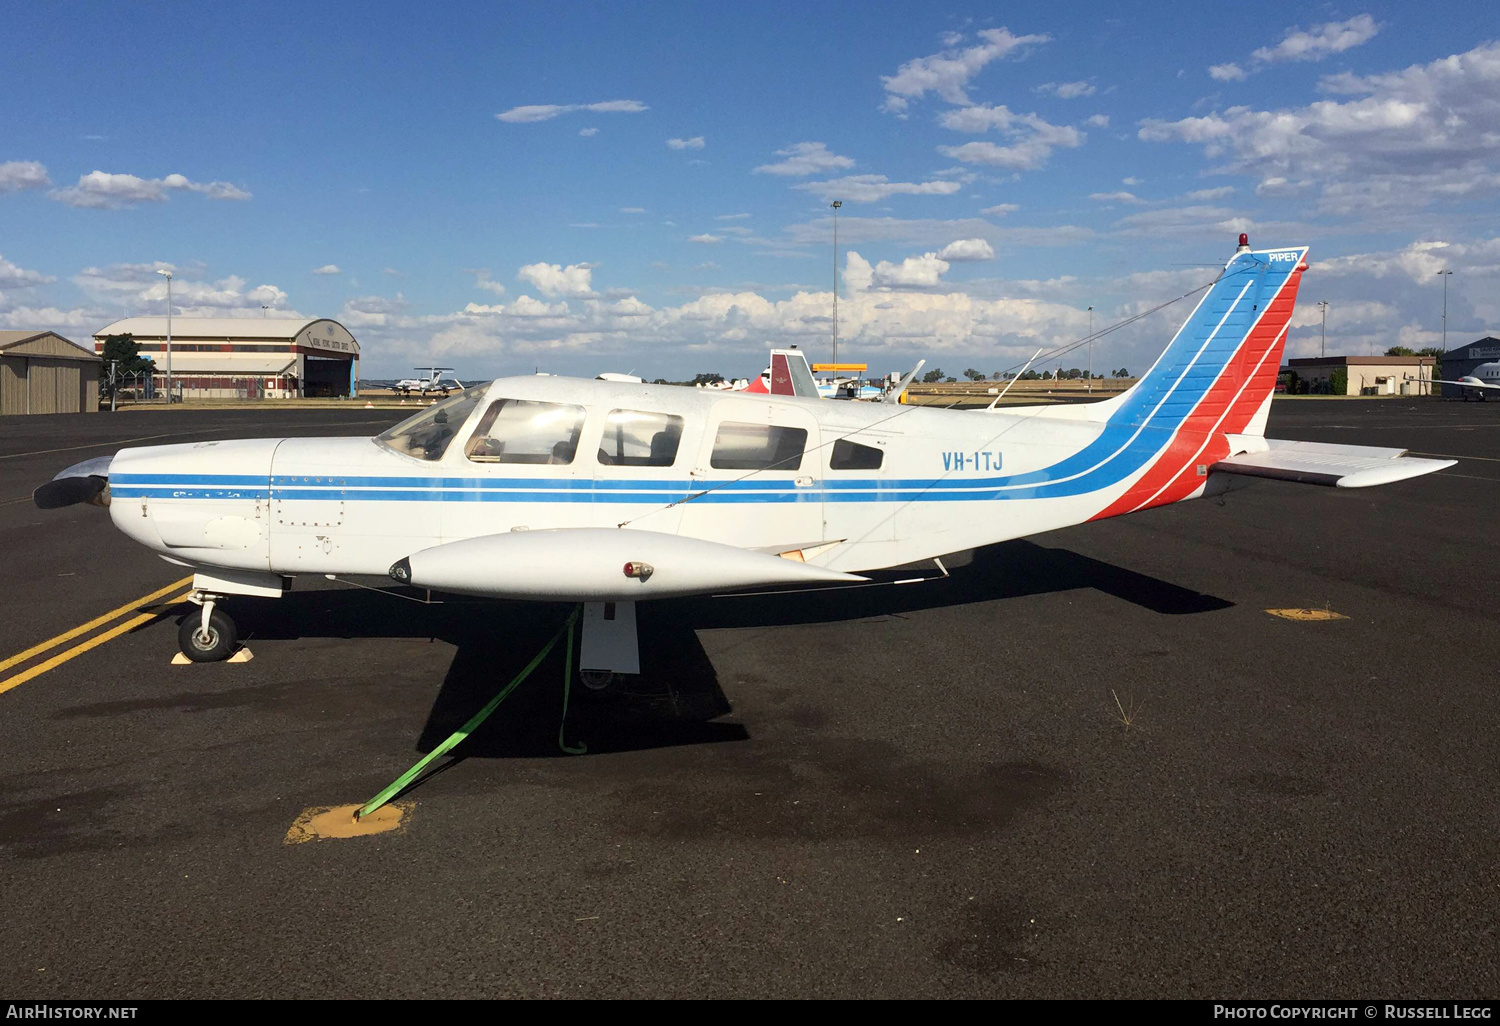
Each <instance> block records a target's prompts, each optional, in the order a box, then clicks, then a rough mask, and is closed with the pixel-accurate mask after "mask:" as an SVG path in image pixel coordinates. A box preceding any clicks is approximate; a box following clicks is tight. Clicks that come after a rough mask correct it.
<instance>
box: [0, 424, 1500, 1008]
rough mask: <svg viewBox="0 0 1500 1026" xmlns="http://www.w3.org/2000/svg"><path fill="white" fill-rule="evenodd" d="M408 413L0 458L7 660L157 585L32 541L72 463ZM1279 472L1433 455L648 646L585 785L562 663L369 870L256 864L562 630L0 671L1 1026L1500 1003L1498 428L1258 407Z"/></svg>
mask: <svg viewBox="0 0 1500 1026" xmlns="http://www.w3.org/2000/svg"><path fill="white" fill-rule="evenodd" d="M400 413H401V411H386V410H361V409H351V410H349V411H337V410H317V411H307V412H298V413H292V412H284V413H265V412H258V413H252V412H244V413H240V412H234V411H224V412H204V413H191V412H181V411H173V412H166V411H162V412H158V413H126V414H119V415H115V416H109V415H103V414H101V415H94V416H73V417H32V418H5V419H3V420H0V532H3V533H0V537H3V538H4V558H3V560H0V588H3V594H4V596H5V598H4V601H3V605H0V611H3V615H0V660H4V659H5V658H6V657H8V656H10V655H12V654H13V653H20V652H22V651H23V650H25V649H28V648H30V647H31V646H33V645H36V644H37V643H39V642H43V641H46V640H47V639H50V638H53V637H55V636H56V635H59V634H61V633H63V632H65V631H68V630H69V629H71V628H74V627H76V626H79V625H82V624H84V623H85V622H87V621H90V620H92V619H94V618H96V617H100V616H101V614H106V613H109V612H110V611H112V610H116V609H117V608H118V607H120V606H122V605H125V604H129V603H131V602H132V601H133V600H136V599H139V598H141V597H142V596H144V595H147V594H148V593H150V592H154V591H158V590H160V589H163V588H166V587H167V586H168V585H171V584H173V582H175V581H177V580H179V579H180V578H182V577H183V576H184V571H182V570H181V569H180V568H176V567H172V566H170V565H168V564H166V563H164V562H162V561H161V560H160V559H158V558H157V557H156V556H154V555H152V554H151V553H149V552H146V551H145V550H144V549H141V548H139V547H137V546H135V545H134V544H133V543H131V542H129V541H128V540H127V539H125V538H124V537H123V536H122V535H120V534H119V533H118V532H116V531H115V530H114V528H113V526H112V525H111V524H110V522H109V519H108V516H107V515H104V514H103V511H101V510H98V509H95V508H92V507H72V508H69V509H65V510H60V511H51V512H43V511H39V510H37V509H35V508H34V507H33V506H32V505H31V503H30V501H29V494H30V490H31V488H32V487H34V486H35V485H36V484H39V483H41V482H42V481H44V480H46V479H47V478H48V477H50V476H51V475H52V474H53V473H55V472H56V471H57V470H59V469H61V468H62V467H65V466H67V465H69V464H71V463H74V462H78V461H80V460H83V459H87V458H89V457H92V456H96V455H103V454H107V453H109V452H111V451H113V449H114V448H115V447H117V446H118V445H119V444H120V442H121V441H122V440H124V439H127V438H130V439H136V440H137V442H136V443H133V444H152V443H154V442H167V441H187V440H196V439H207V438H227V437H250V436H257V435H313V434H368V433H372V432H374V431H377V430H379V429H380V428H381V427H383V426H384V425H386V424H389V423H391V422H392V421H394V420H395V419H396V418H397V417H399V416H400ZM1270 433H1271V434H1273V435H1276V436H1277V437H1285V438H1295V439H1307V440H1321V441H1333V442H1348V443H1359V444H1371V445H1386V446H1403V447H1409V448H1410V449H1412V450H1413V451H1415V452H1420V453H1432V454H1440V455H1454V456H1458V457H1460V462H1459V465H1458V466H1456V467H1454V468H1452V469H1450V470H1448V471H1444V472H1443V473H1441V474H1439V475H1437V476H1435V477H1427V478H1422V479H1419V480H1416V481H1408V482H1403V483H1400V484H1396V485H1392V486H1388V487H1384V488H1376V489H1368V490H1360V491H1343V490H1337V489H1324V488H1315V487H1303V486H1297V485H1291V484H1281V483H1277V482H1257V483H1255V484H1254V485H1253V486H1252V487H1249V488H1246V489H1244V490H1242V491H1236V492H1233V493H1231V494H1229V495H1228V496H1226V497H1225V500H1224V501H1223V502H1222V503H1221V502H1220V501H1219V500H1213V499H1211V500H1203V501H1198V502H1190V503H1184V504H1180V505H1177V506H1173V507H1168V508H1165V509H1159V510H1153V511H1150V512H1147V513H1142V514H1137V515H1134V516H1130V517H1125V518H1121V519H1116V520H1112V521H1108V522H1104V523H1098V524H1092V525H1085V526H1082V527H1077V528H1071V529H1068V530H1065V531H1058V532H1055V533H1052V534H1048V535H1044V536H1039V537H1036V538H1032V539H1029V540H1025V541H1019V542H1013V543H1009V544H1005V545H1001V546H997V547H995V548H992V549H988V550H983V551H981V552H979V553H978V554H977V555H976V556H975V558H974V560H973V562H972V563H970V564H969V565H968V566H965V567H961V568H957V569H955V570H954V572H953V576H952V578H951V579H949V580H948V581H945V582H940V583H930V584H919V585H909V586H904V587H900V588H883V589H871V590H867V591H862V592H859V593H856V594H849V595H837V594H829V593H821V594H817V595H810V596H803V597H795V598H784V597H783V598H777V599H768V598H740V599H722V600H716V601H702V600H700V601H693V602H669V603H661V604H659V605H656V606H652V607H649V608H646V609H643V611H642V645H643V652H642V656H643V663H644V664H645V670H646V672H645V673H643V674H642V676H641V677H640V678H638V679H635V680H632V681H631V682H630V684H629V686H628V688H627V690H626V692H625V693H604V694H599V695H596V694H592V693H587V692H584V691H583V689H581V688H577V687H575V688H574V689H573V693H572V708H571V710H570V712H569V716H568V721H567V728H566V740H567V742H568V743H569V744H572V745H576V744H578V743H580V742H581V743H583V744H586V745H587V746H588V749H589V750H588V753H587V754H586V755H580V756H572V755H566V754H563V753H562V752H560V751H559V749H558V744H557V732H558V723H559V715H560V712H561V708H560V706H561V697H562V696H561V677H562V666H561V655H560V653H557V654H554V656H553V657H551V658H549V660H548V661H547V662H546V663H544V664H543V665H542V667H541V668H540V669H539V670H538V671H537V674H536V676H535V677H534V678H533V679H531V680H529V681H527V682H526V683H525V684H523V685H521V687H520V688H519V689H518V690H517V692H516V693H515V695H514V696H513V697H512V698H511V699H510V701H509V702H507V703H506V704H505V705H504V706H502V707H501V708H500V711H499V712H498V713H497V714H496V715H495V717H494V718H493V719H492V720H491V721H490V722H489V723H488V724H486V725H485V727H484V728H482V729H481V730H480V731H479V732H478V733H477V734H476V735H475V736H474V737H472V738H471V739H470V740H469V741H468V742H467V743H466V744H465V746H464V747H461V748H459V749H458V750H457V752H456V753H455V754H456V755H457V756H458V758H455V759H452V760H445V761H444V762H443V763H442V768H441V769H440V770H439V771H438V772H436V773H435V774H434V775H432V776H430V777H429V778H427V779H426V780H425V781H423V782H421V783H420V784H419V785H418V786H417V787H416V788H414V789H413V790H412V791H410V792H409V793H408V794H407V796H406V798H407V800H409V801H410V802H412V803H413V804H412V805H411V806H410V808H409V811H408V812H407V814H406V816H405V819H404V822H403V826H402V828H401V829H399V830H397V831H394V832H390V833H384V834H380V835H376V836H369V837H358V838H350V839H343V840H319V841H312V842H308V843H302V844H287V843H285V840H284V839H285V837H286V835H287V832H288V829H289V827H290V826H291V825H292V823H293V821H294V820H296V819H297V817H298V816H299V815H300V814H301V813H302V812H303V811H304V810H305V809H308V808H309V807H317V806H327V805H337V804H341V803H357V802H361V801H363V800H364V799H366V798H368V797H370V796H371V795H373V794H374V793H375V792H377V791H378V790H379V789H380V788H381V787H382V786H384V785H385V784H386V783H388V782H389V781H390V780H392V779H393V778H394V777H395V776H396V775H397V774H398V773H400V772H401V771H402V770H404V769H406V768H407V767H408V766H409V765H410V764H411V763H412V762H414V761H415V760H416V759H417V758H418V757H419V755H420V754H421V753H423V752H425V751H427V750H429V749H430V748H431V747H432V746H433V745H434V744H436V743H437V742H438V741H440V740H441V739H442V738H443V737H445V736H447V734H448V733H449V732H451V731H452V730H453V729H455V728H456V727H457V726H458V725H459V724H460V723H462V722H463V720H465V719H466V718H467V717H468V716H469V715H470V714H471V713H472V712H473V711H474V710H475V709H477V708H478V707H479V706H480V705H482V704H483V703H484V702H485V701H486V700H487V699H488V698H489V697H491V696H492V695H493V694H494V693H495V692H496V691H497V690H498V688H499V687H500V686H501V685H502V684H503V683H504V682H505V681H507V680H509V679H510V677H511V675H512V674H514V673H515V672H516V671H517V670H518V669H519V668H520V667H521V666H522V665H524V663H525V662H526V661H527V660H529V658H530V657H531V656H532V655H533V654H534V653H535V652H536V650H537V649H538V648H539V647H540V645H541V644H542V643H543V642H544V641H545V640H546V638H547V637H548V636H550V634H551V633H552V632H553V631H554V630H555V629H556V627H557V625H558V624H559V623H560V622H561V621H562V618H563V616H564V615H565V613H566V610H565V609H564V608H563V607H556V606H541V607H523V606H515V605H487V604H452V605H442V606H420V605H414V604H411V603H407V602H401V601H399V600H396V599H393V598H390V597H387V596H383V595H376V594H372V593H370V592H367V591H359V590H352V589H347V588H337V587H335V586H333V585H329V584H327V583H326V582H318V583H317V584H316V585H315V586H314V587H311V588H309V589H307V590H302V589H301V587H300V584H301V583H302V582H299V588H298V589H297V590H294V591H293V592H292V593H291V594H290V595H289V596H287V597H286V598H284V599H282V600H279V601H274V602H272V601H260V602H257V601H253V600H239V601H238V602H231V604H230V609H231V611H232V612H233V613H234V615H235V617H236V619H237V620H238V621H239V623H240V626H241V630H242V633H243V634H244V635H245V636H246V637H247V644H248V646H249V648H250V649H251V650H252V651H253V653H254V659H253V661H251V662H248V663H243V664H238V665H230V664H214V665H192V666H173V665H169V661H170V659H171V657H172V655H173V654H174V653H175V651H176V625H175V622H174V621H175V615H176V614H175V612H174V610H173V609H172V608H167V609H165V610H161V611H160V612H162V613H163V614H165V615H155V614H156V613H157V612H158V609H157V607H156V606H152V605H149V604H148V605H143V606H139V607H136V608H135V609H133V610H128V611H126V613H124V614H121V616H120V617H119V618H117V619H115V620H113V621H109V622H110V623H114V624H119V623H124V622H127V619H126V617H127V616H128V617H129V618H138V619H140V621H141V622H139V623H138V624H136V625H134V626H133V627H131V628H130V629H127V630H125V631H122V632H120V633H118V634H117V635H115V636H113V637H110V638H108V639H107V640H105V641H102V642H98V643H96V644H94V645H92V646H90V647H86V648H84V647H82V646H84V645H87V644H88V642H89V640H90V639H94V638H97V637H99V636H100V632H101V631H103V630H104V626H106V625H101V626H99V627H96V628H93V629H91V630H90V631H85V632H81V633H80V634H79V635H77V636H76V637H74V638H72V639H69V640H67V641H65V642H62V643H59V645H58V646H56V647H54V648H53V649H51V650H50V651H49V653H45V654H43V655H39V656H34V657H32V658H30V659H28V660H22V661H19V662H17V663H15V664H13V665H11V666H10V668H8V669H0V689H3V693H0V753H3V755H4V758H3V761H0V950H3V951H4V952H5V957H4V958H3V959H0V995H3V996H5V997H7V998H17V999H19V998H81V997H95V998H161V997H258V996H265V997H324V998H337V997H346V996H352V997H377V996H378V997H397V996H427V997H496V996H517V997H521V996H524V997H535V996H569V997H596V998H602V997H724V996H749V997H786V996H795V997H876V998H878V997H1216V998H1246V997H1279V998H1287V997H1299V998H1318V997H1329V998H1332V997H1342V998H1349V997H1359V998H1369V999H1374V998H1379V997H1393V998H1395V997H1444V998H1484V997H1494V996H1495V994H1496V993H1500V966H1497V961H1500V959H1497V954H1496V952H1497V951H1500V938H1497V928H1496V922H1497V911H1500V873H1497V860H1496V857H1495V851H1496V835H1497V830H1500V801H1497V788H1496V782H1497V781H1496V775H1497V767H1500V729H1497V728H1500V687H1497V685H1500V673H1497V669H1496V661H1495V655H1494V639H1495V636H1496V631H1497V626H1500V603H1497V599H1500V561H1497V559H1496V558H1495V557H1496V523H1495V509H1496V498H1497V496H1500V403H1487V404H1464V403H1457V402H1450V403H1444V402H1441V401H1436V400H1432V401H1427V400H1424V401H1415V400H1385V401H1285V400H1284V401H1280V402H1278V403H1276V404H1275V407H1274V409H1273V412H1272V416H1271V432H1270ZM181 590H182V589H177V590H174V591H169V592H167V593H166V595H167V597H169V598H170V597H172V596H175V595H177V594H178V593H179V592H180V591H181ZM1285 608H1291V609H1310V610H1319V611H1322V610H1327V611H1331V612H1335V613H1338V614H1341V615H1342V616H1344V617H1346V619H1336V620H1315V621H1293V620H1286V619H1281V618H1278V617H1274V616H1271V615H1269V614H1268V613H1267V612H1266V610H1267V609H1285ZM75 649H78V650H77V651H74V650H75ZM69 652H72V653H73V654H72V655H71V656H70V657H69V658H67V659H65V660H62V661H58V662H57V664H56V665H55V666H52V667H51V668H49V669H47V670H46V671H45V672H40V673H37V674H35V675H34V676H31V677H29V678H27V679H25V680H24V681H23V682H22V683H20V684H18V685H14V686H11V687H9V688H6V687H5V681H6V680H15V679H16V677H15V675H16V674H17V673H19V672H21V671H25V670H27V669H28V668H34V667H35V666H37V665H41V660H42V659H43V658H44V657H45V658H50V656H51V655H53V654H62V653H69ZM1127 721H1128V723H1127Z"/></svg>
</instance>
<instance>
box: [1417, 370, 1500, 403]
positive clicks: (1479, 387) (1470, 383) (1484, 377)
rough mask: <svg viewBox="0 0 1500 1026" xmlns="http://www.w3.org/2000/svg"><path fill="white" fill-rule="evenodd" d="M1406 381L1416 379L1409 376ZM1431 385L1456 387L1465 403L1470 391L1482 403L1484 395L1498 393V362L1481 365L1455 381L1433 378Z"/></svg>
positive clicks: (1499, 389)
mask: <svg viewBox="0 0 1500 1026" xmlns="http://www.w3.org/2000/svg"><path fill="white" fill-rule="evenodd" d="M1406 380H1407V381H1414V380H1416V379H1415V378H1413V377H1411V375H1407V378H1406ZM1433 384H1435V385H1457V386H1459V388H1460V389H1461V390H1462V394H1463V397H1464V401H1465V402H1467V401H1468V399H1469V393H1470V392H1471V391H1472V392H1473V393H1474V397H1475V398H1476V399H1478V400H1479V401H1480V402H1484V400H1485V398H1486V395H1485V393H1487V392H1500V362H1493V363H1481V364H1480V365H1479V366H1478V367H1475V368H1474V373H1472V374H1465V375H1464V376H1463V377H1461V378H1459V379H1458V380H1457V381H1445V380H1443V379H1442V378H1434V379H1433Z"/></svg>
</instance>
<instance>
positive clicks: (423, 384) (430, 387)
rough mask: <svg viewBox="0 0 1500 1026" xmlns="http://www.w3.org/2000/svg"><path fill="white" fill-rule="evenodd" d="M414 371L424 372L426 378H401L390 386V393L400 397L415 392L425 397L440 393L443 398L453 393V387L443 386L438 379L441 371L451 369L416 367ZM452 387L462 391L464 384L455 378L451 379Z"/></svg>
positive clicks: (449, 369)
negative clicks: (398, 393)
mask: <svg viewBox="0 0 1500 1026" xmlns="http://www.w3.org/2000/svg"><path fill="white" fill-rule="evenodd" d="M416 369H417V370H424V371H426V372H427V377H425V378H402V379H401V380H400V381H398V382H396V383H395V384H394V385H392V386H391V391H392V392H400V393H401V394H402V395H411V394H412V393H413V392H416V393H417V394H418V395H421V396H426V395H427V393H428V392H441V393H443V395H444V397H446V396H447V395H448V393H449V392H451V391H453V386H450V385H446V384H444V383H443V381H442V379H441V378H440V377H439V375H441V374H442V372H443V371H451V370H452V369H453V368H452V367H418V368H416ZM453 385H454V386H457V387H458V390H459V391H463V387H464V383H463V382H462V381H459V380H458V379H457V378H454V379H453Z"/></svg>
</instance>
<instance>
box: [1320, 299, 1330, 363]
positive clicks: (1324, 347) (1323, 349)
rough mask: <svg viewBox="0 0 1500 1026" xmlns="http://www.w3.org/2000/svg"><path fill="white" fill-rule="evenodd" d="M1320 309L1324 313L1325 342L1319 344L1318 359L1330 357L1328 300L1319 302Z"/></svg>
mask: <svg viewBox="0 0 1500 1026" xmlns="http://www.w3.org/2000/svg"><path fill="white" fill-rule="evenodd" d="M1318 307H1319V308H1320V309H1321V310H1322V311H1323V341H1321V342H1319V343H1318V358H1319V359H1322V358H1323V357H1326V356H1327V355H1328V300H1326V299H1323V300H1319V301H1318Z"/></svg>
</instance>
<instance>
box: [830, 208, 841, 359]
mask: <svg viewBox="0 0 1500 1026" xmlns="http://www.w3.org/2000/svg"><path fill="white" fill-rule="evenodd" d="M843 205H844V201H843V200H834V201H833V202H832V203H830V204H829V206H831V207H832V208H833V362H834V365H835V367H834V372H833V380H834V381H837V380H838V379H839V372H838V369H837V365H838V362H839V207H842V206H843Z"/></svg>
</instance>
